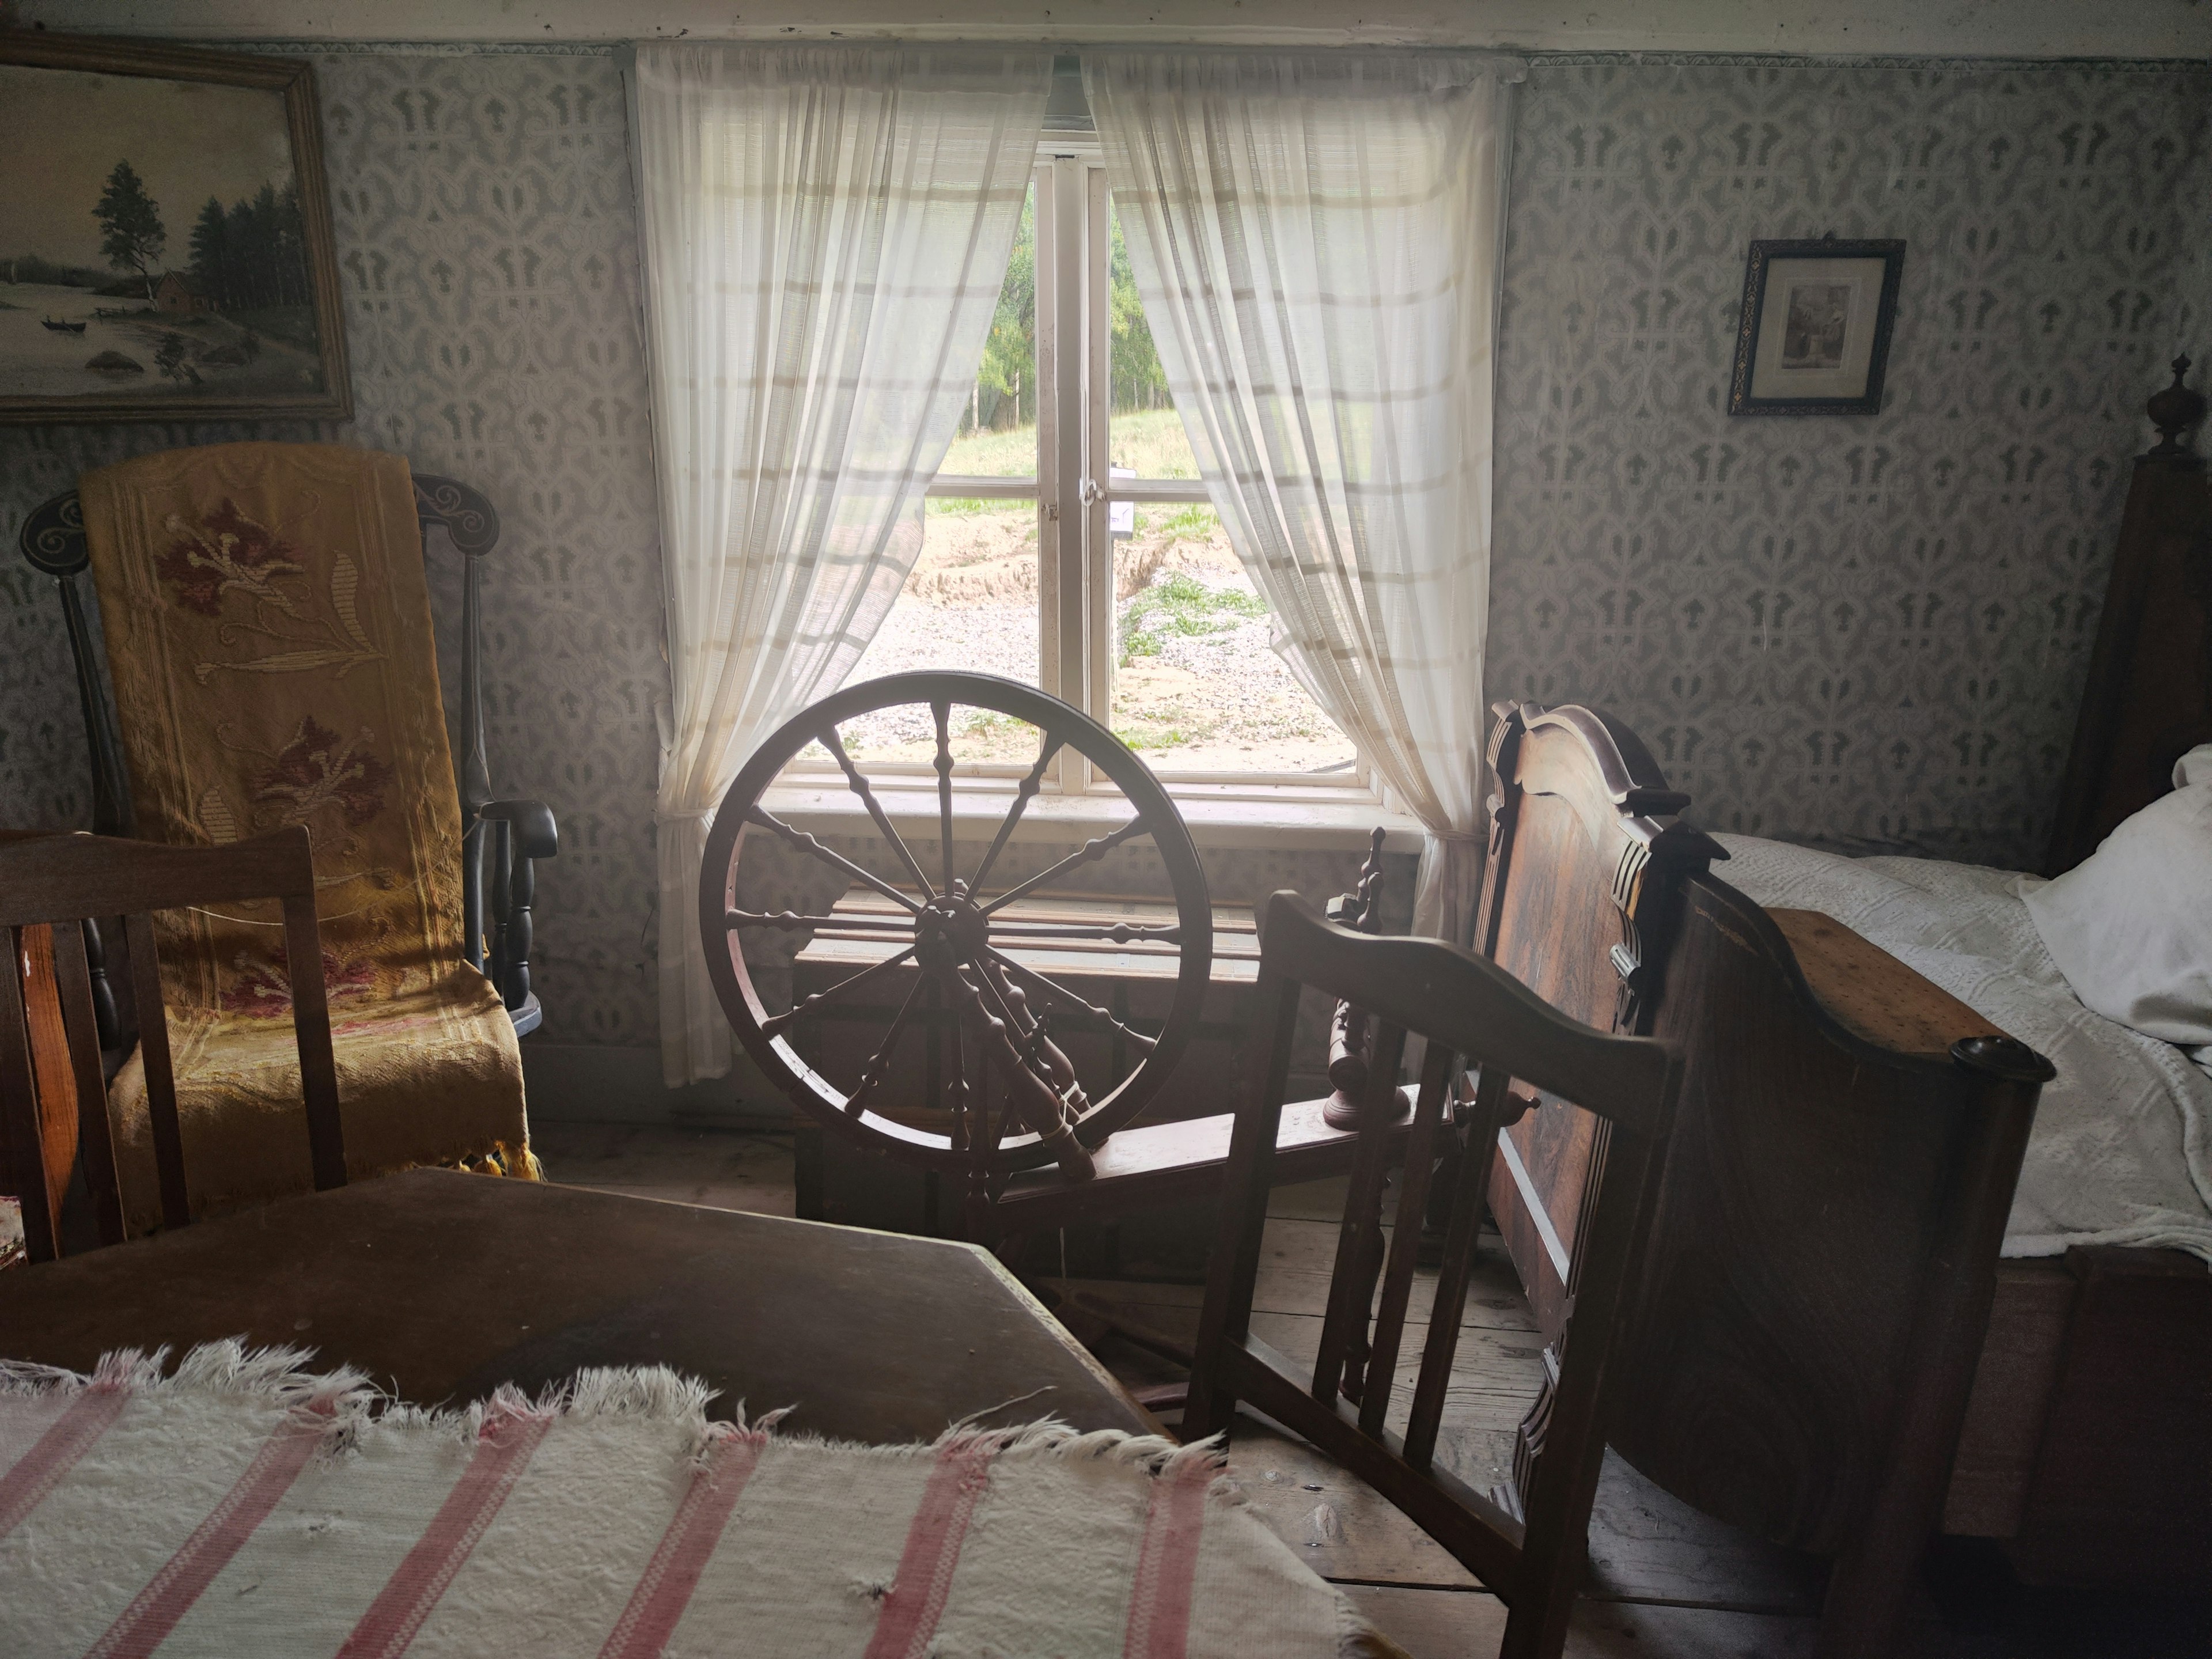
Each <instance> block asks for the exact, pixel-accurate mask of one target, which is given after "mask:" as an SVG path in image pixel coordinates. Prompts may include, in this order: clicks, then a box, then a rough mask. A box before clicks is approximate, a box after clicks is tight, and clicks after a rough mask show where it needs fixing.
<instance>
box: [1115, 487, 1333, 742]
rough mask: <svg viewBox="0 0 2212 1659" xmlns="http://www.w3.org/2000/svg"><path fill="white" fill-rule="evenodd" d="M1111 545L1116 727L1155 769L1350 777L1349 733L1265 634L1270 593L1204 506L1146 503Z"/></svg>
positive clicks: (1270, 619)
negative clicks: (1130, 529)
mask: <svg viewBox="0 0 2212 1659" xmlns="http://www.w3.org/2000/svg"><path fill="white" fill-rule="evenodd" d="M1135 517H1136V526H1135V533H1134V534H1133V535H1132V536H1131V537H1130V538H1129V539H1128V540H1127V541H1124V542H1122V543H1121V544H1120V545H1119V546H1118V547H1116V548H1115V562H1114V587H1115V597H1116V599H1118V600H1119V602H1120V611H1121V616H1120V617H1119V620H1118V622H1117V624H1116V627H1115V643H1116V646H1117V647H1118V652H1119V659H1118V661H1117V663H1116V665H1115V676H1114V719H1113V726H1114V732H1115V736H1117V737H1119V738H1121V741H1122V742H1124V743H1126V744H1128V745H1129V746H1130V747H1131V748H1132V749H1134V750H1136V751H1137V752H1138V753H1139V754H1140V755H1142V756H1143V757H1145V760H1146V763H1147V764H1148V765H1150V766H1151V767H1152V769H1153V770H1154V771H1157V772H1305V773H1312V774H1316V775H1331V776H1341V777H1346V778H1349V777H1350V776H1351V775H1352V771H1353V759H1354V754H1353V750H1352V742H1351V739H1349V738H1346V736H1345V735H1344V733H1343V732H1340V731H1338V730H1337V728H1336V724H1335V722H1334V721H1333V720H1330V719H1329V717H1328V715H1326V714H1323V713H1322V711H1321V708H1320V707H1319V706H1318V705H1317V704H1316V702H1314V700H1313V699H1312V698H1311V697H1310V696H1307V695H1306V693H1305V690H1304V687H1302V686H1300V685H1299V684H1298V683H1297V681H1296V680H1294V679H1292V678H1291V671H1290V670H1289V669H1288V668H1287V667H1285V665H1284V664H1283V659H1281V658H1280V657H1279V656H1277V655H1276V654H1275V653H1274V652H1273V649H1271V648H1270V647H1269V645H1268V640H1269V637H1270V635H1271V634H1272V632H1273V617H1271V616H1270V615H1269V613H1268V610H1267V601H1266V600H1265V599H1261V597H1260V595H1259V593H1258V592H1257V591H1256V590H1255V588H1254V587H1253V586H1252V582H1251V580H1250V579H1249V577H1247V576H1246V575H1245V574H1244V570H1243V566H1242V565H1241V564H1240V563H1239V562H1238V561H1237V555H1236V553H1235V551H1234V550H1232V549H1231V547H1230V545H1229V538H1228V536H1227V535H1226V534H1225V532H1223V530H1222V528H1221V521H1220V520H1219V519H1218V518H1216V517H1215V516H1214V513H1213V509H1212V507H1201V506H1197V505H1189V506H1185V505H1183V504H1182V503H1179V502H1172V501H1169V502H1157V501H1153V502H1144V503H1140V504H1139V505H1138V507H1137V509H1136V514H1135Z"/></svg>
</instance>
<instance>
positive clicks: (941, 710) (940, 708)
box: [929, 697, 952, 893]
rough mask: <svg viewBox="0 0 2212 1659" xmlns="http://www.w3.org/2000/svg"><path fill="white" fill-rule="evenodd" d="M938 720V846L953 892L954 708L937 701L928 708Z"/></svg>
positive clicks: (947, 883) (947, 884)
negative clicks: (942, 853)
mask: <svg viewBox="0 0 2212 1659" xmlns="http://www.w3.org/2000/svg"><path fill="white" fill-rule="evenodd" d="M929 712H930V713H931V714H933V715H934V716H935V717H936V720H937V760H936V766H937V842H938V845H939V847H940V848H942V849H943V850H944V853H945V891H946V892H948V893H949V892H951V890H952V704H951V700H950V699H948V698H945V697H939V698H938V699H937V700H936V701H935V702H933V703H931V704H930V705H929Z"/></svg>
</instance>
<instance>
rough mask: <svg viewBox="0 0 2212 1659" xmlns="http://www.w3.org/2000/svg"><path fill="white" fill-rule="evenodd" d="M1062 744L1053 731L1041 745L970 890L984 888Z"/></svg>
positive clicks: (1046, 735)
mask: <svg viewBox="0 0 2212 1659" xmlns="http://www.w3.org/2000/svg"><path fill="white" fill-rule="evenodd" d="M1059 752H1060V739H1059V738H1056V737H1054V736H1053V734H1052V733H1051V732H1046V733H1045V734H1044V738H1043V741H1042V743H1040V744H1038V745H1037V757H1036V765H1035V766H1032V767H1031V768H1030V770H1029V775H1028V776H1027V777H1025V778H1024V779H1023V780H1022V781H1021V782H1020V783H1018V784H1017V785H1016V786H1015V787H1014V804H1013V805H1012V806H1010V807H1008V808H1007V809H1006V822H1005V823H1001V824H1000V826H999V834H998V837H997V839H995V840H994V841H993V842H992V843H991V850H990V851H989V852H987V853H986V854H983V861H982V862H981V864H979V865H977V866H975V874H974V875H972V876H970V877H969V878H968V890H969V892H971V893H980V892H981V891H982V890H983V878H984V877H985V876H987V875H988V874H990V873H991V866H993V865H994V864H996V863H997V862H998V861H999V854H1000V851H1001V850H1002V849H1003V848H1005V847H1006V842H1007V839H1008V838H1009V837H1010V836H1012V834H1013V833H1014V826H1015V825H1016V824H1018V823H1020V822H1021V821H1022V814H1023V813H1024V812H1025V811H1028V810H1029V804H1030V801H1031V800H1032V799H1035V797H1036V793H1037V791H1038V790H1040V789H1042V788H1043V787H1044V769H1045V768H1046V767H1048V766H1049V765H1051V764H1052V757H1054V755H1057V754H1058V753H1059Z"/></svg>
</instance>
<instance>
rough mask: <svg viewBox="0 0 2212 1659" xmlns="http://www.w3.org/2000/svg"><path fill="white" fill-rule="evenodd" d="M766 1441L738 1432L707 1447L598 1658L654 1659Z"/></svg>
mask: <svg viewBox="0 0 2212 1659" xmlns="http://www.w3.org/2000/svg"><path fill="white" fill-rule="evenodd" d="M767 1444H768V1437H767V1436H766V1435H765V1434H744V1433H738V1434H730V1435H725V1436H723V1437H720V1439H718V1440H716V1441H715V1442H714V1444H713V1445H711V1446H709V1447H708V1449H707V1458H706V1462H705V1463H704V1465H703V1466H702V1468H700V1469H699V1471H698V1472H697V1473H696V1474H694V1475H693V1476H692V1477H691V1486H690V1490H689V1491H687V1492H685V1493H684V1501H683V1502H682V1503H680V1504H678V1505H677V1506H676V1514H675V1516H674V1518H673V1519H671V1521H670V1522H669V1523H668V1530H667V1531H665V1532H664V1533H662V1534H660V1544H659V1547H658V1548H656V1549H655V1550H654V1551H653V1559H652V1560H650V1561H648V1562H647V1563H646V1564H645V1572H644V1575H643V1577H640V1578H639V1580H638V1581H637V1588H636V1589H634V1590H632V1591H631V1592H630V1597H629V1606H628V1607H624V1608H623V1615H622V1617H621V1618H619V1619H617V1620H615V1627H614V1629H613V1630H612V1631H611V1632H609V1633H608V1635H607V1639H606V1644H605V1646H603V1647H602V1648H600V1650H599V1659H659V1653H660V1650H662V1649H663V1648H665V1647H666V1646H667V1645H668V1638H670V1637H671V1636H672V1635H674V1634H675V1632H676V1624H677V1620H680V1619H681V1618H683V1616H684V1608H686V1607H690V1605H691V1592H692V1591H693V1590H695V1589H698V1587H699V1575H700V1574H701V1573H702V1572H704V1571H706V1570H707V1562H708V1558H709V1557H711V1556H712V1555H713V1554H714V1547H715V1545H717V1544H719V1543H720V1542H721V1541H722V1530H723V1528H726V1526H728V1525H729V1522H730V1511H731V1510H732V1509H735V1508H736V1507H737V1502H738V1493H740V1492H743V1491H744V1489H745V1482H746V1481H748V1480H751V1479H752V1475H753V1470H754V1469H755V1468H757V1467H758V1466H759V1464H760V1457H761V1452H762V1449H763V1448H764V1447H766V1446H767Z"/></svg>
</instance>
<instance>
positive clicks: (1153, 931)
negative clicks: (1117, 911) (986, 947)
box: [991, 921, 1182, 945]
mask: <svg viewBox="0 0 2212 1659" xmlns="http://www.w3.org/2000/svg"><path fill="white" fill-rule="evenodd" d="M991 934H992V937H993V938H994V939H1000V938H1003V939H1104V940H1108V941H1109V942H1111V943H1113V944H1115V945H1142V944H1158V945H1180V944H1182V928H1181V927H1174V926H1168V927H1146V926H1145V925H1143V924H1142V923H1139V922H1133V921H1115V922H1074V921H1071V922H1057V921H1001V922H999V923H997V924H996V925H994V927H992V929H991Z"/></svg>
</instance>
